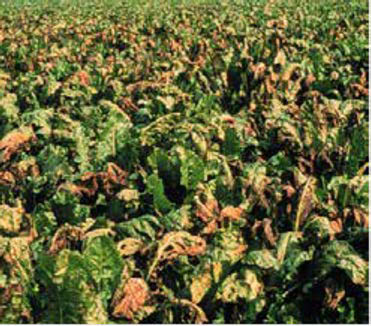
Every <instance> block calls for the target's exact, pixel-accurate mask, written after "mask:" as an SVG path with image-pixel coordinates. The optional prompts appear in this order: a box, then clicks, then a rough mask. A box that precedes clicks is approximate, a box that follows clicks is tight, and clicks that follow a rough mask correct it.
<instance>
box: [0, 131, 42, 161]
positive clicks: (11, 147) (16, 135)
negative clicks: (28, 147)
mask: <svg viewBox="0 0 371 326" xmlns="http://www.w3.org/2000/svg"><path fill="white" fill-rule="evenodd" d="M34 139H35V135H34V133H33V131H32V129H30V128H24V129H23V130H22V129H19V130H15V131H11V132H10V133H8V134H7V135H6V136H5V137H4V138H3V139H2V140H0V150H3V153H2V160H3V161H5V162H6V161H8V160H9V159H10V158H11V156H12V155H13V154H14V153H16V152H17V151H19V150H20V149H21V148H22V147H23V146H24V145H25V144H27V143H28V142H30V141H31V140H34Z"/></svg>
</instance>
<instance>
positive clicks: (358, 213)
mask: <svg viewBox="0 0 371 326" xmlns="http://www.w3.org/2000/svg"><path fill="white" fill-rule="evenodd" d="M353 214H354V219H355V221H356V223H357V224H358V225H362V226H363V227H364V228H368V213H367V212H365V211H364V210H362V209H359V208H354V209H353Z"/></svg>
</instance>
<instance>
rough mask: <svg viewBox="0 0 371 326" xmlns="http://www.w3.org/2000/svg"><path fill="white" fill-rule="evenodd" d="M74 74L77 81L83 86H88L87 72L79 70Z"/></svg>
mask: <svg viewBox="0 0 371 326" xmlns="http://www.w3.org/2000/svg"><path fill="white" fill-rule="evenodd" d="M76 76H77V77H78V79H79V82H80V84H81V85H83V86H89V83H90V77H89V74H88V73H87V72H86V71H80V72H78V73H76Z"/></svg>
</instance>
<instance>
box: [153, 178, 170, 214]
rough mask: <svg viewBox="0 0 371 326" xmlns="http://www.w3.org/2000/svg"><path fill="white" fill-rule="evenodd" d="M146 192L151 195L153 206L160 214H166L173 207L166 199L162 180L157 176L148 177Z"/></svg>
mask: <svg viewBox="0 0 371 326" xmlns="http://www.w3.org/2000/svg"><path fill="white" fill-rule="evenodd" d="M147 190H148V192H149V193H151V194H152V195H153V204H154V206H155V208H156V209H158V210H159V211H160V212H161V213H163V214H164V213H167V212H169V211H170V210H171V209H172V208H173V207H174V204H173V203H172V202H171V201H169V200H168V199H167V197H166V195H165V190H164V185H163V183H162V180H161V179H160V178H159V177H158V176H157V175H155V174H152V175H150V176H149V177H148V179H147Z"/></svg>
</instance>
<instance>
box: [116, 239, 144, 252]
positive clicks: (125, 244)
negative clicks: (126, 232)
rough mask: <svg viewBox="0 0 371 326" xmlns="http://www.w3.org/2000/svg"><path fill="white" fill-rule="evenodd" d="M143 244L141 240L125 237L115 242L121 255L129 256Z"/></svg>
mask: <svg viewBox="0 0 371 326" xmlns="http://www.w3.org/2000/svg"><path fill="white" fill-rule="evenodd" d="M143 246H144V243H143V241H142V240H139V239H135V238H126V239H124V240H122V241H120V242H119V243H118V244H117V250H118V251H119V253H120V255H121V256H131V255H134V254H135V253H137V252H138V251H140V250H141V249H142V248H143Z"/></svg>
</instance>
